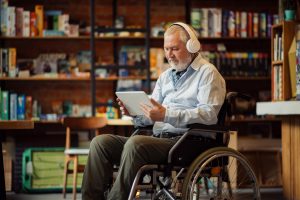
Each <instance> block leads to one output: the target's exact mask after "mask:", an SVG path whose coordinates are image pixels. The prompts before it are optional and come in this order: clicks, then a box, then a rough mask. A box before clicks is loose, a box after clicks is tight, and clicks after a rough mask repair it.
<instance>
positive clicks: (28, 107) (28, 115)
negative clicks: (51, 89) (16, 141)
mask: <svg viewBox="0 0 300 200" xmlns="http://www.w3.org/2000/svg"><path fill="white" fill-rule="evenodd" d="M31 118H32V97H31V96H26V104H25V119H29V120H30V119H31Z"/></svg>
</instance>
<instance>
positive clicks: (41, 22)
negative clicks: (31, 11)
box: [35, 5, 44, 37]
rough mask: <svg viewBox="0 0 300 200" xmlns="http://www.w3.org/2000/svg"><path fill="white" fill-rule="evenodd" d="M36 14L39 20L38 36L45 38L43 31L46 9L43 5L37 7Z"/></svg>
mask: <svg viewBox="0 0 300 200" xmlns="http://www.w3.org/2000/svg"><path fill="white" fill-rule="evenodd" d="M35 13H36V18H37V23H36V24H37V34H38V36H40V37H42V36H43V29H44V8H43V6H42V5H36V6H35Z"/></svg>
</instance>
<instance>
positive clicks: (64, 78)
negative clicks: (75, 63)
mask: <svg viewBox="0 0 300 200" xmlns="http://www.w3.org/2000/svg"><path fill="white" fill-rule="evenodd" d="M145 79H146V76H128V77H107V78H100V77H97V78H96V80H97V81H117V80H145ZM0 80H1V81H90V80H91V79H90V77H89V76H85V77H79V76H66V75H58V76H31V77H26V78H19V77H16V78H11V77H0ZM151 80H156V78H151Z"/></svg>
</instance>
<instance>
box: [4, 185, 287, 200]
mask: <svg viewBox="0 0 300 200" xmlns="http://www.w3.org/2000/svg"><path fill="white" fill-rule="evenodd" d="M261 196H262V200H283V194H282V188H262V189H261ZM71 199H72V194H71V193H68V195H67V198H66V199H63V198H62V194H58V193H54V194H15V193H12V192H8V193H7V200H71ZM77 199H78V200H79V199H81V194H80V193H78V194H77ZM147 199H148V198H140V200H147Z"/></svg>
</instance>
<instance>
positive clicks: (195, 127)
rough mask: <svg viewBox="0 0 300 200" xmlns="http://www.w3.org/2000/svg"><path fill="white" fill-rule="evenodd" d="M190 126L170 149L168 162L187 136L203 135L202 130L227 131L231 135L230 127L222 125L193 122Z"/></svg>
mask: <svg viewBox="0 0 300 200" xmlns="http://www.w3.org/2000/svg"><path fill="white" fill-rule="evenodd" d="M188 127H189V128H190V129H189V130H188V131H186V132H185V133H183V135H182V136H181V137H180V138H179V140H177V142H176V143H175V144H174V146H173V147H172V148H171V149H170V151H169V154H168V164H170V163H171V161H172V156H173V153H174V152H175V150H176V149H177V148H178V147H179V145H180V144H181V143H182V142H183V141H185V140H186V138H187V137H188V136H190V135H192V136H197V135H199V136H202V135H201V132H202V133H203V132H212V133H226V134H228V135H229V127H225V126H220V125H204V124H191V125H188ZM226 142H227V141H226Z"/></svg>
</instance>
